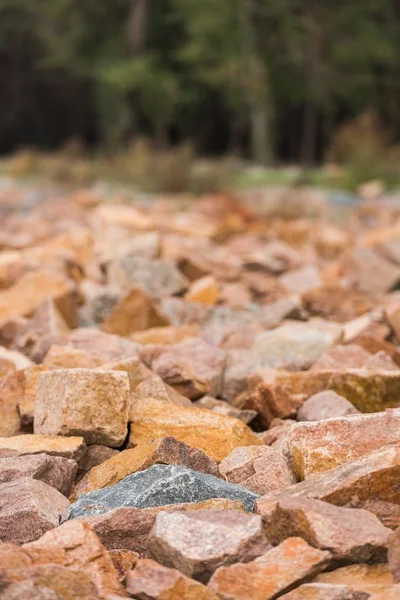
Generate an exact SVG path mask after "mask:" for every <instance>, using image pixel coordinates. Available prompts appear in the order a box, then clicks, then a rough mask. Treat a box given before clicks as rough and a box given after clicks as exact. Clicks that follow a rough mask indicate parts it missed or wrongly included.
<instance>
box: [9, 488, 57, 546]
mask: <svg viewBox="0 0 400 600" xmlns="http://www.w3.org/2000/svg"><path fill="white" fill-rule="evenodd" d="M68 508H69V501H68V500H67V499H66V498H65V496H63V495H62V494H60V492H58V491H57V490H56V489H54V488H52V487H50V486H49V485H47V484H46V483H43V482H42V481H37V480H36V479H31V478H28V477H22V478H21V479H16V480H15V481H10V482H7V483H1V484H0V540H2V541H3V542H10V543H12V544H24V543H26V542H31V541H33V540H36V539H37V538H39V537H40V536H41V535H42V534H43V533H45V532H46V531H48V530H49V529H53V527H57V526H58V525H59V524H60V522H61V519H62V515H63V514H64V513H65V512H66V511H67V510H68Z"/></svg>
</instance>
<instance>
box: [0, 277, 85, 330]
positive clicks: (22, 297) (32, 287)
mask: <svg viewBox="0 0 400 600" xmlns="http://www.w3.org/2000/svg"><path fill="white" fill-rule="evenodd" d="M49 296H50V297H51V298H53V299H54V301H55V303H56V305H57V307H58V308H59V310H60V312H61V313H62V314H63V316H64V317H66V318H67V321H68V318H72V316H73V313H74V311H75V308H74V303H73V297H72V286H71V283H70V282H69V281H68V280H67V279H65V277H63V276H61V275H56V274H55V273H48V272H45V271H34V272H32V273H27V274H26V275H23V276H22V277H21V279H19V281H18V282H17V283H16V284H15V285H13V286H12V287H10V288H9V289H8V290H6V291H4V292H1V293H0V325H4V324H5V323H7V321H10V319H13V318H14V317H21V316H27V315H29V314H31V313H32V312H33V311H34V310H35V309H36V308H38V306H40V304H41V303H42V302H43V300H45V299H46V298H47V297H49Z"/></svg>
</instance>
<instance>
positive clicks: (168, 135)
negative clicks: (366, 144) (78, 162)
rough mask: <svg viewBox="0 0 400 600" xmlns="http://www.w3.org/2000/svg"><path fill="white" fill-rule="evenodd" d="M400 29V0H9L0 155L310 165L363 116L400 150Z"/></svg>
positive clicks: (2, 45) (0, 31)
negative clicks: (135, 148)
mask: <svg viewBox="0 0 400 600" xmlns="http://www.w3.org/2000/svg"><path fill="white" fill-rule="evenodd" d="M399 32H400V2H399V1H398V0H362V1H361V0H358V1H353V2H349V1H347V0H112V1H110V0H103V1H99V0H36V1H34V2H33V1H32V0H0V89H1V94H0V153H1V154H3V155H4V154H8V153H11V152H15V151H16V150H18V149H19V148H26V147H28V148H39V149H42V150H46V151H47V150H54V149H57V148H59V147H61V146H62V145H63V144H65V143H66V142H68V141H69V140H71V139H75V140H76V139H77V140H79V141H80V142H81V143H83V144H84V145H85V147H87V148H88V149H91V150H95V151H98V150H99V149H100V150H105V151H110V150H111V151H112V150H114V149H120V148H123V147H125V146H126V145H129V144H130V143H132V140H135V139H136V138H138V137H145V138H148V139H151V140H152V143H154V144H155V145H156V146H157V147H161V148H169V147H171V146H174V145H178V144H182V143H186V142H187V143H190V144H191V145H192V146H193V148H195V151H196V152H197V153H198V154H200V155H208V156H215V155H223V154H228V153H232V154H236V155H239V156H241V157H244V158H246V159H250V160H251V161H253V162H255V163H258V164H260V165H273V164H285V163H286V164H290V163H296V164H302V165H313V164H316V163H319V162H322V161H324V160H327V157H328V158H329V152H330V151H331V149H332V144H333V145H335V141H336V146H337V145H338V139H337V138H338V132H339V134H340V132H342V138H343V136H344V137H346V131H344V134H343V127H345V128H346V127H348V123H353V124H354V123H358V122H359V120H360V119H361V123H365V119H366V117H365V115H367V116H368V118H369V122H373V123H374V124H375V126H376V127H377V128H381V129H382V132H383V133H382V135H383V136H384V137H385V144H390V145H396V144H397V142H398V141H399V138H400V35H399ZM362 119H364V121H363V120H362ZM378 124H379V125H378ZM361 128H362V127H361ZM356 130H357V129H356ZM342 138H340V139H342ZM339 142H340V140H339ZM339 146H340V143H339ZM338 153H339V155H340V151H339V152H337V153H336V158H337V154H338ZM396 156H398V153H397V152H396Z"/></svg>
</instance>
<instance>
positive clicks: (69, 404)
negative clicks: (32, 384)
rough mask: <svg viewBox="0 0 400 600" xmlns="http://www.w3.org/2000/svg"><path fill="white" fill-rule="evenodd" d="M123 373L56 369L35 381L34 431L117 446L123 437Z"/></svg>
mask: <svg viewBox="0 0 400 600" xmlns="http://www.w3.org/2000/svg"><path fill="white" fill-rule="evenodd" d="M128 395H129V379H128V376H127V374H126V373H123V372H119V371H104V370H96V371H95V370H93V369H56V370H54V371H48V372H46V373H42V374H41V376H40V378H39V385H38V392H37V399H36V406H35V418H34V431H35V433H39V434H55V435H81V436H82V437H83V438H84V439H85V440H86V442H87V443H89V444H102V445H105V446H111V447H118V446H121V445H122V443H123V442H124V440H125V437H126V434H127V424H128V414H127V413H128Z"/></svg>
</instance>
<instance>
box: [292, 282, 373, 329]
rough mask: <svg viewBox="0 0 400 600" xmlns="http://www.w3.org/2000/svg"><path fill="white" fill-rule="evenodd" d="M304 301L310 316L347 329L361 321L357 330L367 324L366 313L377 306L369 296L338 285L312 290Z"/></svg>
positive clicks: (306, 294)
mask: <svg viewBox="0 0 400 600" xmlns="http://www.w3.org/2000/svg"><path fill="white" fill-rule="evenodd" d="M302 301H303V305H304V308H305V309H306V310H307V312H308V313H309V314H310V315H313V316H318V317H322V318H324V319H327V320H329V321H335V322H336V323H343V324H344V326H345V327H346V324H347V323H349V322H351V321H358V319H359V321H358V323H354V325H355V326H356V329H357V325H360V326H362V325H363V323H365V322H366V319H365V318H364V317H368V314H366V313H368V312H369V311H371V310H372V309H373V308H374V307H375V306H376V301H374V298H373V297H371V296H370V295H369V294H365V293H364V292H360V291H358V290H353V289H346V288H342V287H340V286H337V285H336V284H335V285H330V286H326V287H320V288H318V289H313V290H310V291H308V292H306V293H305V294H303V295H302Z"/></svg>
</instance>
